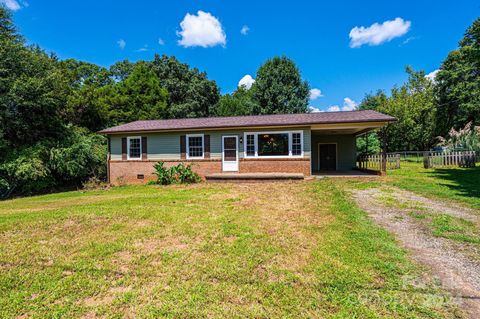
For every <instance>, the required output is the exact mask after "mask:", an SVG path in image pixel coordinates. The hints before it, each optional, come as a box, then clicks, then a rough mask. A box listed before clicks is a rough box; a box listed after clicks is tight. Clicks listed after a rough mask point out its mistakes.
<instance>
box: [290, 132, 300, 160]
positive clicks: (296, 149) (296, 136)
mask: <svg viewBox="0 0 480 319" xmlns="http://www.w3.org/2000/svg"><path fill="white" fill-rule="evenodd" d="M292 155H293V156H300V155H302V134H301V133H298V132H295V133H292Z"/></svg>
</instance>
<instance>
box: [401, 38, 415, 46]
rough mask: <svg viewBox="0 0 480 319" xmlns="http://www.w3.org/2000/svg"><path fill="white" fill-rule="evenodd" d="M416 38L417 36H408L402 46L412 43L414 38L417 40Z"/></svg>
mask: <svg viewBox="0 0 480 319" xmlns="http://www.w3.org/2000/svg"><path fill="white" fill-rule="evenodd" d="M416 39H417V37H408V38H406V39H405V40H404V41H403V42H402V46H403V45H406V44H408V43H410V42H412V41H413V40H416Z"/></svg>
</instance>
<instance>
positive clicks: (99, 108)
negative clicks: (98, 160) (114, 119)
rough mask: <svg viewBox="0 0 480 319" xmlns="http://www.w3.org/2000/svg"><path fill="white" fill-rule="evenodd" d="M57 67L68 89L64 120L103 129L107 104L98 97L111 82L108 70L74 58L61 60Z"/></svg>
mask: <svg viewBox="0 0 480 319" xmlns="http://www.w3.org/2000/svg"><path fill="white" fill-rule="evenodd" d="M60 67H61V68H62V70H63V74H64V75H65V76H66V77H67V80H68V82H69V87H70V90H71V91H70V93H69V96H68V100H67V111H66V114H65V120H66V121H67V122H68V123H72V124H75V125H77V126H81V127H86V128H88V129H89V130H90V131H98V130H100V129H102V128H105V127H106V126H107V125H108V124H109V122H110V119H109V117H108V115H109V114H108V106H107V105H106V104H104V103H101V100H102V97H103V94H104V92H105V90H103V88H104V87H106V86H111V85H112V84H113V83H114V82H113V79H112V77H111V74H110V72H109V71H108V70H107V69H105V68H103V67H100V66H98V65H95V64H92V63H88V62H82V61H77V60H74V59H68V60H64V61H61V62H60Z"/></svg>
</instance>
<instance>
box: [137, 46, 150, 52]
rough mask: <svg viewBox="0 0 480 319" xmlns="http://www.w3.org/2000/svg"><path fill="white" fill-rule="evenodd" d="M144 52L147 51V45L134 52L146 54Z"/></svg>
mask: <svg viewBox="0 0 480 319" xmlns="http://www.w3.org/2000/svg"><path fill="white" fill-rule="evenodd" d="M146 51H148V45H147V44H145V45H144V46H143V47H141V48H140V49H137V50H135V52H146Z"/></svg>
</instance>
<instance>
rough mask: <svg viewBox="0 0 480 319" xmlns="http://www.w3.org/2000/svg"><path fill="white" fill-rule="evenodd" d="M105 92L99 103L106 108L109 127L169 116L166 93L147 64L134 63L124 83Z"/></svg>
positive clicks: (108, 88)
mask: <svg viewBox="0 0 480 319" xmlns="http://www.w3.org/2000/svg"><path fill="white" fill-rule="evenodd" d="M104 90H107V92H106V93H105V94H103V97H102V102H101V103H102V104H107V105H108V108H109V118H110V122H111V124H121V123H127V122H131V121H136V120H152V119H162V118H166V117H167V116H168V110H167V90H166V89H165V88H163V87H162V85H161V83H160V80H159V79H158V77H157V76H156V75H155V73H154V72H153V71H152V70H151V68H150V67H149V66H148V64H147V63H137V64H136V65H135V66H134V68H133V70H132V72H131V73H130V74H129V75H128V77H127V78H126V79H125V80H123V81H121V82H118V83H116V84H115V85H113V86H107V87H105V88H104Z"/></svg>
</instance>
